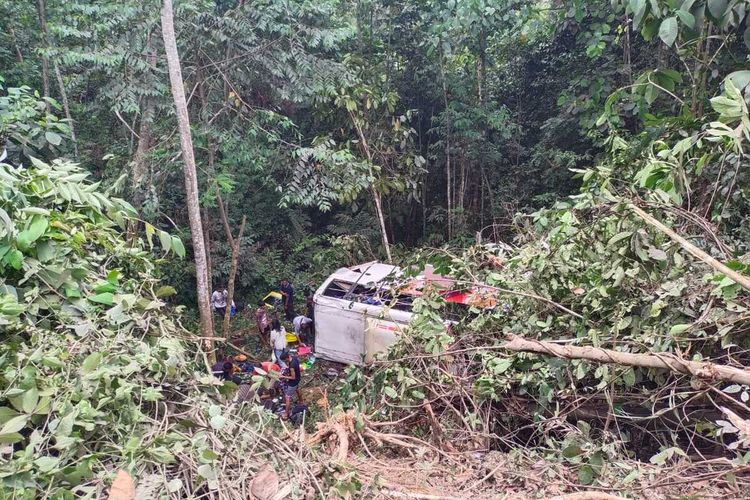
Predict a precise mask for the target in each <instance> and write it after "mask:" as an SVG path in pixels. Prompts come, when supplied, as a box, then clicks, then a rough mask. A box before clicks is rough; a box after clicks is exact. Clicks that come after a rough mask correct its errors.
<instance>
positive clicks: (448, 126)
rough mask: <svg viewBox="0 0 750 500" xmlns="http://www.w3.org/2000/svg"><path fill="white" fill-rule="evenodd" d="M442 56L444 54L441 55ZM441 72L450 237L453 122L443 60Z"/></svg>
mask: <svg viewBox="0 0 750 500" xmlns="http://www.w3.org/2000/svg"><path fill="white" fill-rule="evenodd" d="M441 57H442V56H441ZM440 74H441V76H442V80H443V106H444V107H445V110H444V111H443V113H444V114H445V200H446V201H445V211H446V214H447V215H446V219H447V224H446V229H447V230H448V232H447V234H448V239H449V240H450V239H451V237H452V236H453V231H452V229H453V225H452V223H451V222H452V219H451V196H452V193H451V124H450V116H449V113H448V84H447V82H446V81H445V69H444V68H443V63H442V61H441V62H440Z"/></svg>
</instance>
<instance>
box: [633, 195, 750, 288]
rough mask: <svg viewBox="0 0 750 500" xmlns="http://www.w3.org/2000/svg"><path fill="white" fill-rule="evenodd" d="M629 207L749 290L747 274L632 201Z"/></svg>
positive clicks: (698, 257)
mask: <svg viewBox="0 0 750 500" xmlns="http://www.w3.org/2000/svg"><path fill="white" fill-rule="evenodd" d="M629 208H630V209H631V210H632V211H633V212H635V213H636V215H638V217H640V218H641V219H643V221H644V222H646V223H647V224H648V225H650V226H652V227H655V228H656V229H658V230H659V231H661V232H662V233H664V234H666V235H667V236H669V237H670V238H671V239H672V241H674V242H675V243H679V244H680V246H682V248H684V249H685V250H686V251H687V252H688V253H690V254H691V255H692V256H693V257H695V258H697V259H699V260H702V261H703V262H705V263H706V264H708V265H709V266H711V267H713V268H714V269H716V270H717V271H718V272H720V273H722V274H724V275H725V276H727V277H728V278H730V279H732V280H733V281H734V282H735V283H737V284H739V285H740V286H741V287H742V288H744V289H745V290H750V278H748V277H747V276H743V275H741V274H740V273H738V272H737V271H734V270H732V269H730V268H728V267H727V266H726V265H725V264H723V263H721V262H719V261H718V260H716V259H714V258H713V257H711V256H710V255H708V254H707V253H706V252H704V251H703V250H701V249H700V248H698V247H697V246H695V245H693V244H692V243H690V242H689V241H688V240H686V239H685V238H683V237H682V236H680V235H679V234H677V233H675V232H674V231H673V230H672V229H670V228H668V227H667V226H665V225H664V224H662V223H661V222H659V221H658V220H656V219H655V218H654V217H652V216H651V215H649V214H647V213H646V212H644V211H643V210H642V209H641V208H639V207H637V206H635V205H633V204H632V203H631V204H630V205H629Z"/></svg>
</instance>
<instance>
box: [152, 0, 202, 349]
mask: <svg viewBox="0 0 750 500" xmlns="http://www.w3.org/2000/svg"><path fill="white" fill-rule="evenodd" d="M161 26H162V35H163V37H164V52H165V53H166V56H167V66H168V68H169V81H170V84H171V87H172V96H173V97H174V105H175V113H176V115H177V127H178V129H179V132H180V146H181V148H182V164H183V169H184V174H185V202H186V204H187V210H188V218H189V219H190V233H191V237H192V242H193V254H194V257H195V278H196V286H197V292H198V310H199V312H200V322H201V333H202V335H203V337H206V338H207V339H208V338H211V337H213V335H214V333H213V321H212V320H213V318H212V317H211V295H210V283H208V279H207V278H208V273H207V272H206V264H207V261H206V247H205V245H204V242H203V225H202V223H201V211H200V205H199V196H198V176H197V174H196V170H195V156H194V153H193V138H192V136H191V133H190V118H189V117H188V109H187V102H186V100H185V88H184V83H183V81H182V70H181V69H180V56H179V54H178V53H177V40H176V38H175V34H174V18H173V13H172V0H164V4H163V7H162V11H161ZM205 343H206V345H205V347H206V349H207V350H208V351H209V353H210V355H211V356H213V355H214V354H213V341H211V340H205Z"/></svg>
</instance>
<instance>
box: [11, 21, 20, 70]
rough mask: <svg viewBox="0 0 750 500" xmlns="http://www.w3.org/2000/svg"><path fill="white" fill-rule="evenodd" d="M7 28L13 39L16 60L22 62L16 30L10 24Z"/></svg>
mask: <svg viewBox="0 0 750 500" xmlns="http://www.w3.org/2000/svg"><path fill="white" fill-rule="evenodd" d="M9 29H10V36H11V38H12V39H13V46H14V47H15V49H16V57H18V62H19V63H21V64H23V53H21V48H20V47H19V46H18V38H16V30H15V29H14V28H13V26H10V27H9Z"/></svg>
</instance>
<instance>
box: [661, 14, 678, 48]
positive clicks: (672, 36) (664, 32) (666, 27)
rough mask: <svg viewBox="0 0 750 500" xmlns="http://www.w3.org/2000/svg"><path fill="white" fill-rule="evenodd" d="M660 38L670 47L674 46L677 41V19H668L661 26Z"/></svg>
mask: <svg viewBox="0 0 750 500" xmlns="http://www.w3.org/2000/svg"><path fill="white" fill-rule="evenodd" d="M659 38H661V40H662V41H663V42H664V43H666V44H667V45H668V46H670V47H671V46H672V45H673V44H674V41H675V40H677V18H676V17H668V18H666V19H665V20H664V21H662V23H661V26H659Z"/></svg>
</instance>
